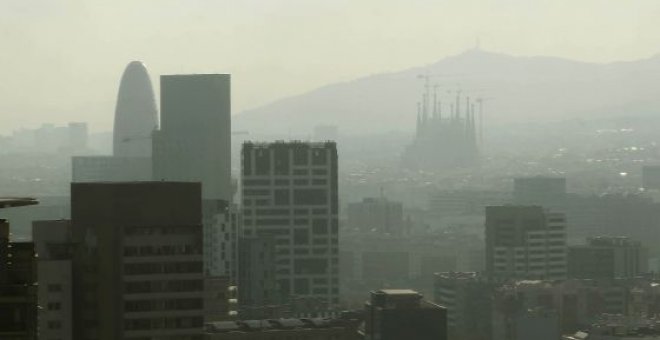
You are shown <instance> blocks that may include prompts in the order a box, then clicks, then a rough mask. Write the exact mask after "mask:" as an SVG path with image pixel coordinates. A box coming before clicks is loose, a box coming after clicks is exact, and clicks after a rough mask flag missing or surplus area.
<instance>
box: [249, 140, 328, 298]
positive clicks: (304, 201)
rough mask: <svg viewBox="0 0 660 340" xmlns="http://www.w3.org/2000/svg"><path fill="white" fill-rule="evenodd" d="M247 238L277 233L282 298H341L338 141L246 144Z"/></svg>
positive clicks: (277, 270) (277, 258) (277, 275)
mask: <svg viewBox="0 0 660 340" xmlns="http://www.w3.org/2000/svg"><path fill="white" fill-rule="evenodd" d="M241 168H242V179H241V194H242V199H243V226H244V230H245V234H246V236H261V235H266V234H270V235H274V238H275V244H276V246H275V249H276V252H277V254H276V274H275V275H276V278H277V280H278V285H279V287H280V289H281V292H282V296H283V297H300V298H305V299H313V300H314V301H315V302H318V303H320V304H322V305H325V306H328V307H330V306H334V305H336V304H337V303H338V302H339V301H338V299H339V281H338V276H339V275H338V267H339V266H338V198H337V194H338V193H337V147H336V144H335V143H334V142H326V143H303V142H276V143H264V144H254V143H249V142H248V143H245V144H243V150H242V167H241Z"/></svg>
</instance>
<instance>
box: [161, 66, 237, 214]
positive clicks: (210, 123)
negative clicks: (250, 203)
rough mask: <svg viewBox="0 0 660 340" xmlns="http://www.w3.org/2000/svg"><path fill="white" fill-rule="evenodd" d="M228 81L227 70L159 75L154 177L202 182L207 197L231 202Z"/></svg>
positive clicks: (204, 195)
mask: <svg viewBox="0 0 660 340" xmlns="http://www.w3.org/2000/svg"><path fill="white" fill-rule="evenodd" d="M230 84H231V77H230V75H228V74H191V75H166V76H161V78H160V91H161V92H160V100H161V128H160V130H159V131H157V132H156V133H155V134H154V140H153V174H154V176H153V179H154V180H169V181H190V182H201V183H202V197H203V198H204V199H222V200H225V201H231V177H230V176H231V174H230V171H231V163H230V161H231V117H230V113H231V97H230V95H231V94H230Z"/></svg>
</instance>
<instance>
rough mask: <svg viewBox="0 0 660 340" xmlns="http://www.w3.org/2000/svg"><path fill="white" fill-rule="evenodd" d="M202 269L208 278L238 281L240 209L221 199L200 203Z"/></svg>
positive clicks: (233, 283)
mask: <svg viewBox="0 0 660 340" xmlns="http://www.w3.org/2000/svg"><path fill="white" fill-rule="evenodd" d="M202 216H203V220H204V267H205V272H206V274H207V275H210V276H214V277H215V276H223V277H226V278H227V279H228V280H229V282H230V283H231V284H232V285H235V284H236V283H237V282H238V238H239V235H240V231H241V229H242V227H241V220H242V219H241V214H240V211H239V208H238V207H237V206H236V205H234V204H229V203H228V202H227V201H223V200H203V201H202Z"/></svg>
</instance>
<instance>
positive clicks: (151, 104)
mask: <svg viewBox="0 0 660 340" xmlns="http://www.w3.org/2000/svg"><path fill="white" fill-rule="evenodd" d="M157 128H158V109H157V108H156V100H155V97H154V90H153V88H152V86H151V80H150V79H149V74H148V73H147V69H146V68H145V66H144V64H143V63H142V62H139V61H132V62H131V63H129V64H128V66H126V69H125V70H124V74H123V76H122V78H121V83H120V84H119V93H118V94H117V106H116V107H115V128H114V132H113V155H112V156H76V157H73V158H72V161H71V167H72V172H71V175H72V181H73V182H96V181H104V182H122V181H147V180H150V179H151V175H152V171H151V163H152V162H151V145H152V141H151V139H152V138H153V136H152V135H153V133H154V131H155V130H156V129H157Z"/></svg>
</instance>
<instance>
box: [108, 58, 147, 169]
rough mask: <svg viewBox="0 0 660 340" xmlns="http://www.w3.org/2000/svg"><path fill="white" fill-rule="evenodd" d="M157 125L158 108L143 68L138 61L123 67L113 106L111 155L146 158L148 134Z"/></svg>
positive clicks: (145, 69) (145, 70)
mask: <svg viewBox="0 0 660 340" xmlns="http://www.w3.org/2000/svg"><path fill="white" fill-rule="evenodd" d="M157 127H158V109H157V108H156V99H155V96H154V90H153V87H152V86H151V80H150V79H149V74H148V73H147V68H146V67H145V66H144V64H143V63H142V62H140V61H132V62H130V63H129V64H128V66H126V69H125V70H124V74H123V75H122V77H121V83H120V84H119V93H118V94H117V106H116V107H115V128H114V136H113V154H114V155H115V156H117V157H150V156H151V134H152V133H153V131H154V130H155V129H156V128H157Z"/></svg>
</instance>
